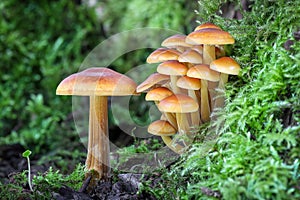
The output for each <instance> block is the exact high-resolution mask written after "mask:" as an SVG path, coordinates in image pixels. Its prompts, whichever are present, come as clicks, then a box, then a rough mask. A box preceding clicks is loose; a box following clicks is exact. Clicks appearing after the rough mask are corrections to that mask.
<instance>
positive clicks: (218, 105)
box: [214, 73, 228, 108]
mask: <svg viewBox="0 0 300 200" xmlns="http://www.w3.org/2000/svg"><path fill="white" fill-rule="evenodd" d="M227 82H228V74H224V73H221V74H220V81H219V85H218V88H219V90H220V92H218V93H219V94H218V95H217V99H216V101H215V105H214V107H215V108H221V107H223V106H224V104H225V97H224V93H223V91H225V84H226V83H227ZM220 93H221V94H220ZM222 93H223V94H222Z"/></svg>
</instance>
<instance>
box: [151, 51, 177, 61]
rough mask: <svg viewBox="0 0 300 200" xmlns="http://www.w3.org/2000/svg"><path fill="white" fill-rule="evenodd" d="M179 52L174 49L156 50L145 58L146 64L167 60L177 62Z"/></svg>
mask: <svg viewBox="0 0 300 200" xmlns="http://www.w3.org/2000/svg"><path fill="white" fill-rule="evenodd" d="M179 55H180V52H179V51H177V50H175V49H168V48H158V49H156V50H155V51H154V52H152V53H151V54H150V55H149V56H148V57H147V60H146V61H147V63H159V62H164V61H167V60H177V59H178V56H179Z"/></svg>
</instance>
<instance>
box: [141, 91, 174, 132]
mask: <svg viewBox="0 0 300 200" xmlns="http://www.w3.org/2000/svg"><path fill="white" fill-rule="evenodd" d="M171 95H173V92H172V91H171V90H169V89H168V88H166V87H158V88H154V89H152V90H150V91H149V92H148V93H147V94H146V97H145V99H146V101H154V103H155V105H156V106H158V103H159V102H160V101H161V100H163V99H165V98H166V97H168V96H171ZM162 114H163V116H164V117H165V118H166V119H167V120H168V121H169V122H170V124H171V125H172V126H174V127H177V122H176V118H175V115H173V114H172V113H170V112H167V113H162Z"/></svg>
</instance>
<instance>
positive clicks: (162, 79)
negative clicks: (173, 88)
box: [136, 73, 170, 93]
mask: <svg viewBox="0 0 300 200" xmlns="http://www.w3.org/2000/svg"><path fill="white" fill-rule="evenodd" d="M169 81H170V76H168V75H164V74H159V73H153V74H151V75H150V76H149V77H148V78H147V79H146V80H144V81H143V82H142V83H141V84H139V85H138V86H137V88H136V92H138V93H140V92H147V91H149V90H151V89H152V88H154V87H156V86H161V85H164V84H166V83H167V82H169Z"/></svg>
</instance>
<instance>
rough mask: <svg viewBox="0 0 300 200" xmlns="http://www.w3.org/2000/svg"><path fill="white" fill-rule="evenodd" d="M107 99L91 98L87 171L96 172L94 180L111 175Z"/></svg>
mask: <svg viewBox="0 0 300 200" xmlns="http://www.w3.org/2000/svg"><path fill="white" fill-rule="evenodd" d="M107 117H108V116H107V97H106V96H90V119H89V123H90V126H89V127H90V128H89V141H88V155H87V160H86V167H87V170H88V171H90V170H94V171H95V175H93V178H95V179H102V178H104V179H105V178H108V176H109V174H110V161H109V138H108V137H109V136H108V119H107Z"/></svg>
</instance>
